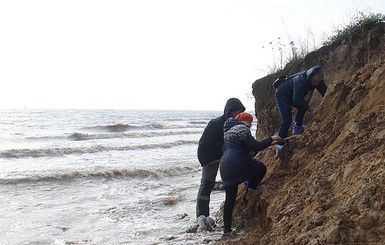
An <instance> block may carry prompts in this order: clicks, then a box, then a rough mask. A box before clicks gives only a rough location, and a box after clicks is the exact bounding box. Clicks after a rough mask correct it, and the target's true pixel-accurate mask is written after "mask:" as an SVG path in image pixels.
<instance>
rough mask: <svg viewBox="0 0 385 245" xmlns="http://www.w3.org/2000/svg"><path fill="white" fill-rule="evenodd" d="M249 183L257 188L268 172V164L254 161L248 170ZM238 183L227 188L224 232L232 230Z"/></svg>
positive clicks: (251, 186)
mask: <svg viewBox="0 0 385 245" xmlns="http://www.w3.org/2000/svg"><path fill="white" fill-rule="evenodd" d="M247 172H248V173H247V176H248V178H247V179H246V180H248V182H249V184H248V188H251V189H256V188H257V187H258V185H259V183H261V181H262V179H263V177H265V174H266V166H265V165H264V164H263V163H262V162H258V161H252V164H251V165H250V168H249V169H248V171H247ZM237 191H238V185H231V186H228V187H227V188H226V199H225V204H224V207H223V222H224V232H231V220H232V215H233V210H234V206H235V200H236V197H237Z"/></svg>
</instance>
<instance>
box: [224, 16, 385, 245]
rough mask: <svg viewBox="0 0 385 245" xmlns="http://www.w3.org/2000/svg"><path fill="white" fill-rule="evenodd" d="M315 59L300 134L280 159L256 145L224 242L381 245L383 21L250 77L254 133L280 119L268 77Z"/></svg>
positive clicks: (384, 223) (384, 230)
mask: <svg viewBox="0 0 385 245" xmlns="http://www.w3.org/2000/svg"><path fill="white" fill-rule="evenodd" d="M317 64H320V65H322V66H323V67H324V69H325V73H326V79H325V80H326V83H327V84H328V91H327V94H326V96H325V97H324V98H321V96H320V95H319V94H318V93H317V92H315V93H314V95H313V97H312V98H311V100H310V104H311V105H312V106H313V107H314V108H315V112H313V113H311V114H310V113H308V114H307V115H306V117H305V124H307V125H308V129H307V130H306V132H305V134H304V135H303V136H302V137H299V138H298V139H295V140H293V141H292V142H291V144H290V149H291V152H290V153H291V154H290V155H289V156H288V157H289V159H290V160H289V161H288V162H287V164H286V165H282V164H280V162H279V160H278V159H277V158H276V157H275V151H274V150H275V148H273V147H272V148H270V149H268V150H265V151H264V152H262V153H260V154H259V155H258V156H257V158H258V159H259V160H261V161H262V162H264V163H265V164H266V166H267V168H268V173H267V175H266V176H265V178H264V180H263V182H262V183H261V185H260V186H259V188H258V190H256V191H250V192H249V194H248V199H249V201H248V203H243V202H242V201H241V196H242V195H243V193H244V190H243V189H242V186H240V187H239V189H240V190H239V192H240V193H239V198H238V200H237V205H236V209H235V211H234V223H235V224H236V225H237V226H238V227H240V228H241V230H244V231H245V232H244V234H242V235H238V236H236V237H234V238H227V239H223V240H221V241H219V243H223V244H274V245H277V244H344V243H350V244H352V243H354V244H358V243H360V244H361V243H362V244H368V243H374V244H385V23H379V24H375V25H366V26H364V27H362V28H361V29H360V30H359V31H357V32H356V33H354V34H353V35H351V36H349V37H348V38H346V39H345V40H342V41H340V42H338V43H334V44H332V45H330V46H325V47H322V48H320V49H319V50H316V51H314V52H312V53H310V54H308V55H307V56H306V57H305V58H304V59H302V60H297V61H293V62H291V63H289V64H288V65H287V66H286V67H285V68H284V70H283V71H281V72H279V73H277V74H272V75H269V76H266V77H264V78H261V79H259V80H257V81H255V82H254V84H253V86H252V87H253V95H254V97H255V111H256V115H257V118H258V130H257V134H256V135H257V138H258V139H261V138H263V137H265V136H267V135H272V134H274V133H275V132H276V131H277V129H278V127H279V118H278V112H277V108H276V104H275V101H274V88H273V87H272V82H273V80H275V78H277V77H278V76H280V75H282V74H293V73H296V72H298V71H301V70H304V69H307V68H309V67H311V66H314V65H317Z"/></svg>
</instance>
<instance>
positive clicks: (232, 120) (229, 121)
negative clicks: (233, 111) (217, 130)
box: [223, 117, 243, 132]
mask: <svg viewBox="0 0 385 245" xmlns="http://www.w3.org/2000/svg"><path fill="white" fill-rule="evenodd" d="M239 124H243V123H241V122H240V121H238V120H236V119H235V118H232V117H230V118H229V119H227V120H226V122H225V124H224V125H223V131H224V132H226V131H228V130H229V129H230V128H232V127H234V126H236V125H239Z"/></svg>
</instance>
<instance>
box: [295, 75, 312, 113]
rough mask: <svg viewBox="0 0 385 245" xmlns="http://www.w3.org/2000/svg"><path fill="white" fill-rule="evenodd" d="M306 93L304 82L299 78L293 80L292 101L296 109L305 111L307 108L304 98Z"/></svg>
mask: <svg viewBox="0 0 385 245" xmlns="http://www.w3.org/2000/svg"><path fill="white" fill-rule="evenodd" d="M299 79H300V78H299ZM306 94H307V87H306V84H305V83H304V82H302V81H300V80H297V81H293V102H294V105H295V106H296V107H297V109H298V110H301V111H307V110H308V109H309V104H308V103H307V102H306V100H305V96H306Z"/></svg>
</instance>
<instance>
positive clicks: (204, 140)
mask: <svg viewBox="0 0 385 245" xmlns="http://www.w3.org/2000/svg"><path fill="white" fill-rule="evenodd" d="M214 138H215V130H214V124H213V122H211V121H210V122H209V123H208V124H207V126H206V128H205V129H204V131H203V134H202V136H201V138H200V139H199V144H198V160H199V162H200V163H201V164H203V165H204V164H207V163H208V161H209V158H210V152H209V148H210V145H212V143H213V139H214Z"/></svg>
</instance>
